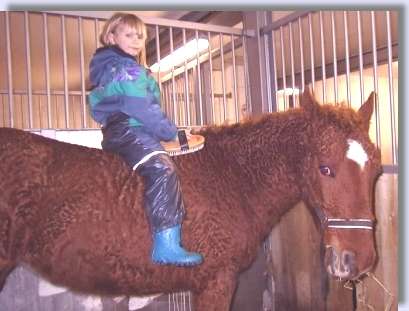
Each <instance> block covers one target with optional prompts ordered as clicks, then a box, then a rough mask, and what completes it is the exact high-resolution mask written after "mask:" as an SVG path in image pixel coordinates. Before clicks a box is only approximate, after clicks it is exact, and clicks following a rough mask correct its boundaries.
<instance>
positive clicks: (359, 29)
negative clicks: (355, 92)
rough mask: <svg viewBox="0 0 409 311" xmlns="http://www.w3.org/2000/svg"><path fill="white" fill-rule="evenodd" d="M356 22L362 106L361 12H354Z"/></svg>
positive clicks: (362, 101) (362, 100) (362, 102)
mask: <svg viewBox="0 0 409 311" xmlns="http://www.w3.org/2000/svg"><path fill="white" fill-rule="evenodd" d="M356 22H357V27H358V54H359V86H360V92H361V105H363V104H364V101H365V99H364V93H365V92H364V77H363V73H364V64H363V55H362V54H363V53H362V25H361V12H360V11H356Z"/></svg>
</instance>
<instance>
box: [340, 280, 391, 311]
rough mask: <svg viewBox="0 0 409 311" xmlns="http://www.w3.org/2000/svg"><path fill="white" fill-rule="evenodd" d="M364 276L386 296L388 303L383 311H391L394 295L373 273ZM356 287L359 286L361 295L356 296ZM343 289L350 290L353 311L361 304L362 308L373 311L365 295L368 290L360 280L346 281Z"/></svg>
mask: <svg viewBox="0 0 409 311" xmlns="http://www.w3.org/2000/svg"><path fill="white" fill-rule="evenodd" d="M366 275H367V276H368V277H369V278H371V279H373V280H374V281H375V283H376V284H377V285H379V286H380V287H381V288H382V290H383V292H384V293H385V294H386V295H387V296H388V299H387V301H388V303H387V304H386V306H385V309H384V311H391V310H392V306H393V303H394V301H395V298H396V297H395V295H393V294H392V293H391V291H390V290H388V289H387V288H386V286H385V285H384V284H382V282H381V281H380V280H379V279H378V278H377V277H376V276H375V275H374V274H373V273H371V272H367V273H366ZM356 285H359V286H360V287H361V293H360V294H358V292H357V290H356ZM344 288H346V289H349V290H352V295H353V298H352V299H353V300H352V301H353V306H354V309H353V310H356V308H357V304H358V303H361V304H362V306H363V307H365V308H366V309H367V310H373V311H375V308H374V306H372V305H371V304H369V302H368V295H367V292H368V290H367V286H366V285H365V283H364V282H362V281H361V280H357V281H348V282H346V283H345V284H344Z"/></svg>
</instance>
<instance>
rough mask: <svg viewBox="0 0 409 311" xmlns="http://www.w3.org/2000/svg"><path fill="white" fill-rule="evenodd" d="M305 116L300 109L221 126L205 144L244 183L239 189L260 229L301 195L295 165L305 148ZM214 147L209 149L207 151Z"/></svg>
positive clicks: (271, 221)
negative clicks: (227, 126)
mask: <svg viewBox="0 0 409 311" xmlns="http://www.w3.org/2000/svg"><path fill="white" fill-rule="evenodd" d="M305 126H306V122H305V120H304V118H303V115H302V114H301V113H300V111H298V110H297V111H292V112H287V113H285V114H283V113H280V114H273V115H271V116H269V117H267V118H265V119H262V120H259V121H258V122H254V123H249V124H246V125H242V126H236V127H234V126H233V127H232V128H226V129H224V130H221V131H220V133H219V135H218V136H217V137H220V138H219V139H212V140H211V142H209V143H210V144H212V143H214V144H215V145H216V146H217V147H216V146H211V145H210V146H208V147H207V148H209V149H210V150H211V149H213V148H214V149H213V152H218V153H219V154H220V156H221V158H220V159H219V162H220V163H223V165H224V166H225V168H224V169H226V168H227V167H226V166H231V169H230V171H231V172H234V174H235V177H236V178H237V180H238V181H239V183H241V184H242V185H245V187H241V191H242V192H244V193H241V194H242V196H243V198H246V200H247V202H246V203H247V205H248V206H249V208H250V209H251V210H252V213H253V214H254V216H257V217H254V221H255V222H257V223H256V225H257V226H258V227H259V230H260V231H261V234H265V233H266V232H267V233H268V232H269V231H270V230H271V227H272V226H273V224H274V223H275V222H277V221H278V220H279V218H280V217H281V215H283V214H284V213H285V212H286V211H287V210H288V209H290V208H291V207H292V206H294V204H295V203H297V202H298V201H299V200H300V198H301V191H300V188H299V186H298V180H299V179H300V176H298V174H299V170H298V168H297V165H298V164H299V163H301V160H302V157H303V156H304V155H305V153H306V144H305ZM210 152H212V151H210Z"/></svg>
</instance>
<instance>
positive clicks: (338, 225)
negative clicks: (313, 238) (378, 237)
mask: <svg viewBox="0 0 409 311" xmlns="http://www.w3.org/2000/svg"><path fill="white" fill-rule="evenodd" d="M315 212H316V213H317V216H318V218H319V219H320V222H321V227H322V229H327V228H332V229H362V230H373V229H374V227H375V221H374V220H372V219H365V218H328V217H327V215H325V214H324V212H323V211H322V210H321V209H320V208H316V209H315Z"/></svg>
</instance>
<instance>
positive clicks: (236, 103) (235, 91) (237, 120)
mask: <svg viewBox="0 0 409 311" xmlns="http://www.w3.org/2000/svg"><path fill="white" fill-rule="evenodd" d="M234 50H235V47H234V36H233V35H231V52H232V59H233V92H234V106H235V107H236V122H239V120H240V114H239V106H238V102H237V77H236V54H235V51H234Z"/></svg>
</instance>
